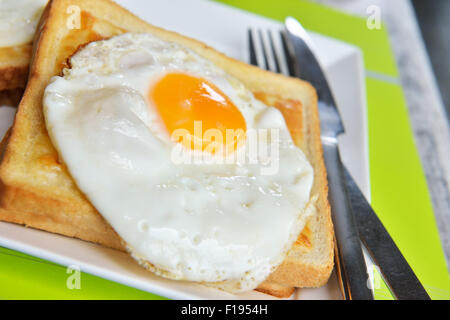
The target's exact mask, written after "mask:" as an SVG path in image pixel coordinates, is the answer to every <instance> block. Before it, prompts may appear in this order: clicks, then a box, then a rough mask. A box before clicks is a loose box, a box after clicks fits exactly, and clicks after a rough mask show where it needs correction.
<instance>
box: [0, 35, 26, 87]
mask: <svg viewBox="0 0 450 320" xmlns="http://www.w3.org/2000/svg"><path fill="white" fill-rule="evenodd" d="M31 48H32V46H31V44H24V45H19V46H14V47H1V48H0V91H4V90H12V89H16V88H25V85H26V82H27V77H28V65H29V63H30V59H31Z"/></svg>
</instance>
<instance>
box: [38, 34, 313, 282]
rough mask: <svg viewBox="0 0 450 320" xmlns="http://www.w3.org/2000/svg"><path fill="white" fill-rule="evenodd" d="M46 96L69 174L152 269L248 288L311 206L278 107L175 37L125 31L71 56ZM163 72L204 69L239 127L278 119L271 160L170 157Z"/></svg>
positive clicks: (307, 171)
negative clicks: (265, 165) (159, 97)
mask: <svg viewBox="0 0 450 320" xmlns="http://www.w3.org/2000/svg"><path fill="white" fill-rule="evenodd" d="M70 62H71V66H72V67H71V69H66V70H65V71H64V76H63V77H54V78H53V79H52V82H51V83H50V84H49V85H48V87H47V88H46V90H45V95H44V114H45V120H46V124H47V129H48V131H49V134H50V137H51V139H52V141H53V143H54V145H55V147H56V149H57V150H58V152H59V154H60V156H61V157H62V159H63V161H64V162H65V164H66V165H67V167H68V169H69V171H70V173H71V175H72V177H73V179H74V180H75V182H76V184H77V185H78V187H79V188H80V190H81V191H82V192H83V193H84V194H85V195H86V196H87V198H88V199H89V200H90V201H91V203H92V204H93V205H94V206H95V207H96V209H97V210H98V211H99V212H100V213H101V214H102V216H103V217H104V218H105V219H106V220H107V221H108V222H109V223H110V224H111V226H112V227H113V228H114V229H115V230H116V232H117V233H118V234H119V236H120V237H121V238H122V239H123V241H124V242H125V243H126V244H127V247H128V249H129V251H130V252H131V254H132V255H133V256H134V257H135V258H136V259H137V260H138V261H140V262H141V263H142V264H143V265H145V266H146V267H148V268H149V269H151V270H152V271H154V272H156V273H157V274H159V275H162V276H165V277H169V278H172V279H180V280H181V279H182V280H189V281H197V282H207V283H210V284H212V283H215V284H216V285H218V286H220V287H222V288H225V289H227V290H232V291H244V290H249V289H253V288H255V287H257V285H258V284H259V283H261V282H262V281H263V280H264V279H265V278H266V277H267V276H268V275H269V274H270V273H271V272H272V271H273V270H274V269H275V268H276V266H278V265H279V264H280V263H281V262H282V260H283V259H284V257H285V256H286V254H287V251H288V250H289V248H290V247H291V245H292V243H293V242H294V241H295V239H296V237H297V236H298V234H299V233H300V231H301V229H302V228H303V227H304V224H305V221H306V219H307V218H308V217H309V216H310V215H311V214H312V211H311V210H308V202H309V199H310V191H311V187H312V182H313V169H312V167H311V166H310V164H309V163H308V160H307V159H306V157H305V155H304V154H303V152H302V151H301V150H300V149H299V148H298V147H296V146H295V145H294V143H293V142H292V139H291V137H290V135H289V132H288V129H287V127H286V124H285V121H284V119H283V117H282V115H281V114H280V112H279V111H278V110H276V109H275V108H272V107H268V106H266V105H264V104H262V103H261V102H259V101H258V100H256V99H255V98H254V97H253V95H252V94H251V92H249V91H248V90H247V89H246V88H245V87H244V86H243V85H242V84H241V83H240V82H239V81H238V80H236V79H233V78H231V77H230V76H229V75H227V74H226V73H225V72H224V71H223V70H222V69H220V68H218V67H217V66H215V65H214V64H213V63H212V62H210V61H208V60H206V59H204V58H202V57H201V56H199V55H198V54H196V53H195V52H193V51H192V50H190V49H188V48H186V47H183V46H181V45H179V44H176V43H172V42H167V41H164V40H162V39H160V38H158V37H156V36H153V35H151V34H133V33H127V34H124V35H120V36H117V37H113V38H111V39H109V40H104V41H98V42H93V43H91V44H89V45H88V46H86V47H85V48H83V49H82V50H80V51H79V52H78V53H77V54H75V55H74V56H73V57H72V58H71V61H70ZM167 72H184V73H187V74H190V75H194V76H197V77H202V78H205V79H207V80H208V81H210V82H211V83H213V84H215V85H216V86H217V87H218V88H219V89H220V90H221V91H222V92H224V93H225V94H226V95H227V96H228V97H229V98H230V99H231V100H232V101H233V103H234V104H235V105H236V107H237V108H238V109H239V111H240V112H241V113H242V115H243V117H244V119H245V122H246V126H247V129H262V128H277V129H278V130H279V131H280V135H279V140H280V141H279V142H280V148H279V169H278V170H277V172H276V173H274V174H272V175H263V174H261V167H262V164H261V163H256V164H254V163H253V164H249V163H239V162H235V163H232V164H209V165H205V164H175V163H174V162H173V161H171V152H172V151H173V148H174V146H175V143H174V142H173V141H172V140H171V139H170V136H169V135H168V133H167V131H166V130H165V128H164V125H163V124H162V122H161V120H160V119H159V115H158V113H157V112H156V108H155V107H154V106H153V105H152V104H153V102H152V101H149V99H148V91H149V88H151V86H152V85H154V83H156V81H158V80H159V79H160V78H161V77H162V76H163V75H164V74H166V73H167Z"/></svg>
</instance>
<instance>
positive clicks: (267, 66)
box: [258, 30, 270, 70]
mask: <svg viewBox="0 0 450 320" xmlns="http://www.w3.org/2000/svg"><path fill="white" fill-rule="evenodd" d="M258 35H259V41H260V43H261V51H262V54H263V57H264V66H263V68H264V69H266V70H270V66H269V58H268V55H267V51H266V44H265V41H264V38H263V34H262V31H261V30H258Z"/></svg>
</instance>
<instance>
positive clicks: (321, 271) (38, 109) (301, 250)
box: [0, 0, 334, 294]
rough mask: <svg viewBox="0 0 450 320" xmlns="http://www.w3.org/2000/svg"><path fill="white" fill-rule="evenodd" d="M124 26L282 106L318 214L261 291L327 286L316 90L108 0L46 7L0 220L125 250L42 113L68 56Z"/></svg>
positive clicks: (62, 0) (6, 165) (60, 0)
mask: <svg viewBox="0 0 450 320" xmlns="http://www.w3.org/2000/svg"><path fill="white" fill-rule="evenodd" d="M69 6H72V8H73V6H76V7H77V8H79V9H80V10H79V14H80V16H79V22H80V23H79V25H78V26H76V27H75V28H74V27H73V26H70V28H69V26H68V24H67V23H66V21H67V19H68V18H69V16H68V13H67V12H70V10H69V11H68V10H67V9H68V8H69ZM124 32H148V33H153V34H155V35H156V36H159V37H161V38H164V39H166V40H169V41H174V42H178V43H180V44H182V45H185V46H187V47H189V48H191V49H192V50H194V51H195V52H197V53H198V54H199V55H201V56H203V57H205V58H207V59H209V60H211V61H213V62H214V63H215V64H216V65H218V66H219V67H221V68H223V69H224V70H225V71H226V72H228V73H229V74H230V75H232V76H234V77H236V78H238V79H239V80H240V81H241V82H242V83H244V85H246V86H247V88H248V89H250V90H251V91H252V92H254V94H255V96H256V97H257V98H258V99H260V100H262V101H263V102H265V103H267V104H269V105H274V106H275V107H277V108H278V109H279V110H281V112H282V113H283V116H284V118H285V120H286V122H287V125H288V128H289V130H290V132H291V135H292V137H293V139H294V141H295V143H296V144H297V145H298V146H299V147H300V148H301V149H302V150H303V151H304V153H305V155H306V156H307V158H308V159H309V161H310V163H311V164H312V166H313V168H314V183H313V188H312V191H311V195H312V197H313V198H314V201H315V202H314V203H315V204H314V210H315V215H314V216H312V217H311V218H310V221H309V222H308V224H307V228H305V230H304V231H303V232H302V234H301V235H300V237H299V239H298V240H297V242H296V243H295V244H294V246H293V247H292V249H291V250H290V252H289V254H288V256H287V257H286V259H285V261H284V262H283V263H282V264H281V265H280V266H279V267H278V269H277V270H276V271H275V272H274V273H273V274H271V275H270V277H269V279H267V281H266V282H265V283H264V285H263V286H261V287H260V290H261V291H263V292H269V293H271V292H272V294H277V292H284V293H283V294H286V292H287V290H284V291H283V290H279V289H280V286H281V287H317V286H321V285H323V284H325V283H326V282H327V280H328V278H329V275H330V273H331V270H332V268H333V253H334V243H333V239H334V234H333V227H332V222H331V217H330V208H329V204H328V200H327V193H328V187H327V180H326V171H325V166H324V162H323V157H322V147H321V142H320V126H319V117H318V109H317V97H316V93H315V90H314V89H313V88H312V87H311V85H309V84H308V83H306V82H303V81H301V80H298V79H293V78H288V77H284V76H282V75H279V74H274V73H270V72H267V71H264V70H261V69H259V68H256V67H253V66H250V65H247V64H245V63H242V62H239V61H236V60H234V59H231V58H229V57H226V56H225V55H223V54H221V53H219V52H217V51H215V50H214V49H212V48H210V47H208V46H207V45H205V44H203V43H201V42H198V41H196V40H193V39H190V38H187V37H184V36H181V35H179V34H177V33H174V32H169V31H166V30H163V29H160V28H157V27H154V26H152V25H149V24H148V23H146V22H144V21H142V20H140V19H139V18H137V17H136V16H134V15H133V14H131V13H130V12H128V11H127V10H125V9H123V8H122V7H120V6H119V5H117V4H115V3H114V2H112V1H110V0H53V1H51V2H50V3H49V5H48V6H47V8H46V10H45V11H44V14H43V17H42V19H41V24H40V27H39V29H38V34H37V36H36V41H35V44H34V47H33V60H32V64H31V68H30V76H29V82H28V85H27V88H26V90H25V93H24V97H23V99H22V101H21V103H20V105H19V109H18V112H17V115H16V120H15V123H14V126H13V128H12V131H11V135H10V137H9V141H8V143H7V145H6V150H5V152H4V156H3V159H2V162H1V165H0V182H1V183H0V208H1V209H2V210H0V219H1V220H4V221H9V222H14V223H20V224H24V225H26V226H30V227H34V228H39V229H43V230H46V231H50V232H55V233H60V234H63V235H66V236H70V237H77V238H80V239H83V240H87V241H92V242H96V243H100V244H102V245H106V246H109V247H112V248H116V249H119V250H124V248H123V246H122V244H121V242H120V239H119V237H118V236H117V234H116V233H115V232H114V230H113V229H112V228H111V227H110V226H109V224H108V223H107V222H106V221H105V220H104V219H103V218H102V216H101V215H100V214H99V213H98V212H97V210H96V209H95V208H94V207H93V206H92V205H91V204H90V202H89V201H88V200H87V199H86V197H85V196H84V195H83V194H82V193H81V192H80V190H79V189H78V188H77V186H76V185H75V183H74V181H73V179H72V178H71V177H70V174H69V173H68V171H67V169H66V168H65V167H64V164H63V163H62V161H61V160H60V159H58V154H57V152H56V150H55V149H54V147H53V145H52V143H51V141H50V138H49V136H48V133H47V130H46V127H45V123H44V116H43V112H42V97H43V92H44V90H45V87H46V86H47V84H48V83H49V80H50V78H51V77H52V76H54V75H58V74H60V73H61V70H62V69H63V68H64V67H67V66H68V64H67V61H68V60H67V59H68V57H70V56H71V55H72V54H73V53H74V52H76V51H77V49H78V48H80V47H81V46H83V45H85V44H87V43H89V42H91V41H96V40H100V39H106V38H109V37H111V36H114V35H118V34H121V33H124ZM308 230H309V231H308ZM271 290H272V291H271Z"/></svg>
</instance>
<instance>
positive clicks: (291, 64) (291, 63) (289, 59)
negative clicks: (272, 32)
mask: <svg viewBox="0 0 450 320" xmlns="http://www.w3.org/2000/svg"><path fill="white" fill-rule="evenodd" d="M280 37H281V43H282V47H283V53H284V57H285V59H286V65H287V68H288V73H289V75H290V76H291V77H294V76H295V72H294V60H292V57H291V54H290V53H289V48H288V44H287V40H286V34H285V33H284V32H283V31H280Z"/></svg>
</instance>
